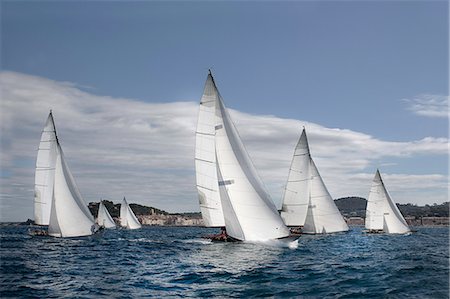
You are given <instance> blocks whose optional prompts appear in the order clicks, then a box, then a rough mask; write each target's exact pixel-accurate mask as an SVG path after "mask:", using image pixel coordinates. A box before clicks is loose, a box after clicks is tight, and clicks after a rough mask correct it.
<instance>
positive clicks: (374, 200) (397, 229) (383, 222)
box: [365, 169, 411, 234]
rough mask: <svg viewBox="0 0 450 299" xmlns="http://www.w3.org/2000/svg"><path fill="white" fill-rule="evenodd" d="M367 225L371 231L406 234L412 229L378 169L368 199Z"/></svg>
mask: <svg viewBox="0 0 450 299" xmlns="http://www.w3.org/2000/svg"><path fill="white" fill-rule="evenodd" d="M365 226H366V229H367V230H368V231H369V232H384V233H388V234H405V233H409V232H410V231H411V230H410V229H409V227H408V224H407V223H406V220H405V218H403V215H402V214H401V213H400V210H399V209H398V207H397V205H396V204H395V203H394V202H393V201H392V199H391V196H390V195H389V192H388V191H387V189H386V187H385V186H384V183H383V180H382V179H381V175H380V172H379V171H378V169H377V172H376V173H375V177H374V179H373V182H372V187H371V188H370V193H369V197H368V200H367V208H366V223H365Z"/></svg>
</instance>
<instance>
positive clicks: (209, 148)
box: [195, 75, 225, 227]
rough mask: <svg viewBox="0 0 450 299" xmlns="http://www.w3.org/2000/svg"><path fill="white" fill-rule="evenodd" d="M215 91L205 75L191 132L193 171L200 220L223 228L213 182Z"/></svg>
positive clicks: (211, 225) (219, 204)
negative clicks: (192, 133) (194, 129)
mask: <svg viewBox="0 0 450 299" xmlns="http://www.w3.org/2000/svg"><path fill="white" fill-rule="evenodd" d="M217 99H218V93H217V90H216V88H215V86H214V82H213V79H212V76H211V75H209V76H208V78H207V80H206V84H205V89H204V91H203V96H202V99H201V100H200V108H199V112H198V122H197V130H196V132H195V174H196V179H197V192H198V199H199V203H200V211H201V212H202V217H203V221H204V223H205V226H207V227H223V226H225V220H224V217H223V212H222V204H221V201H220V195H219V185H218V183H217V167H216V146H215V133H216V132H215V125H216V122H217V118H216V103H217Z"/></svg>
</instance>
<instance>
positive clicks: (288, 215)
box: [281, 130, 311, 226]
mask: <svg viewBox="0 0 450 299" xmlns="http://www.w3.org/2000/svg"><path fill="white" fill-rule="evenodd" d="M310 160H311V156H310V153H309V146H308V139H307V137H306V132H305V130H303V132H302V135H301V136H300V139H299V140H298V143H297V146H296V147H295V151H294V156H293V158H292V162H291V168H290V169H289V176H288V181H287V183H286V187H285V189H284V196H283V204H282V207H281V218H283V220H284V223H285V224H286V225H287V226H303V225H304V224H305V220H306V214H307V211H308V204H309V194H310V192H309V185H310V182H309V181H310V178H311V174H310V172H309V170H310V167H309V164H310Z"/></svg>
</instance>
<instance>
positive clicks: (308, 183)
mask: <svg viewBox="0 0 450 299" xmlns="http://www.w3.org/2000/svg"><path fill="white" fill-rule="evenodd" d="M281 217H282V218H283V220H284V222H285V224H286V225H287V226H293V227H298V226H303V227H302V233H305V234H322V233H335V232H344V231H348V225H347V223H346V222H345V220H344V218H343V217H342V215H341V213H340V212H339V209H338V208H337V207H336V204H335V203H334V201H333V198H332V197H331V195H330V193H329V192H328V190H327V187H326V186H325V183H324V182H323V180H322V177H321V176H320V174H319V171H318V170H317V167H316V165H315V163H314V161H313V159H312V157H311V154H310V151H309V145H308V139H307V136H306V130H305V129H303V132H302V135H301V136H300V139H299V141H298V143H297V146H296V148H295V151H294V156H293V159H292V163H291V168H290V170H289V176H288V181H287V184H286V188H285V192H284V196H283V204H282V209H281Z"/></svg>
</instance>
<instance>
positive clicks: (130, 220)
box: [120, 197, 142, 229]
mask: <svg viewBox="0 0 450 299" xmlns="http://www.w3.org/2000/svg"><path fill="white" fill-rule="evenodd" d="M120 226H122V227H125V228H128V229H137V228H141V227H142V225H141V223H140V222H139V220H138V219H137V218H136V215H134V213H133V210H131V208H130V206H129V205H128V202H127V200H126V199H125V197H124V198H123V200H122V204H121V206H120Z"/></svg>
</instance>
